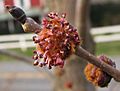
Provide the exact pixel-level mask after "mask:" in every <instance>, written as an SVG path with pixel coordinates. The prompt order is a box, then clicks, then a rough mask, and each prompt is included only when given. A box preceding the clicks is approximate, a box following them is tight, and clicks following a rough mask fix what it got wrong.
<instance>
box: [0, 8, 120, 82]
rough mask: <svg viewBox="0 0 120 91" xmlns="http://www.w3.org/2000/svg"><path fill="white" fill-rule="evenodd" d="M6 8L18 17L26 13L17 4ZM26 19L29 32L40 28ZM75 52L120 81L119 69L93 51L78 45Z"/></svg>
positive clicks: (25, 22)
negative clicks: (100, 59) (103, 60)
mask: <svg viewBox="0 0 120 91" xmlns="http://www.w3.org/2000/svg"><path fill="white" fill-rule="evenodd" d="M6 8H7V9H8V10H9V12H10V13H11V14H12V15H13V17H14V18H16V17H15V16H16V15H15V14H17V13H15V12H19V11H21V15H22V14H23V15H24V14H25V13H24V12H23V11H22V9H19V8H18V7H15V6H6ZM11 10H13V11H14V10H16V11H14V12H12V11H11ZM21 15H19V16H17V21H19V22H21V23H23V21H21V19H20V18H21ZM18 19H19V20H18ZM25 19H26V20H25V21H24V23H23V24H27V27H25V29H26V30H29V31H28V32H30V31H31V32H34V31H35V30H36V29H39V28H40V27H39V25H38V24H37V23H36V22H35V21H34V20H31V18H27V17H26V18H25ZM31 23H32V26H31ZM33 26H34V27H35V28H34V27H33ZM39 30H40V29H39ZM0 52H1V53H2V54H6V53H5V51H2V50H1V51H0ZM75 54H76V55H78V56H79V57H82V58H84V59H86V60H87V61H89V62H90V63H92V64H94V65H96V66H97V67H99V68H101V69H102V70H103V71H104V72H106V73H108V74H109V75H111V76H112V77H113V78H114V79H115V80H116V81H118V82H120V71H118V70H117V69H115V68H113V67H111V66H110V65H108V64H106V63H104V62H102V61H99V59H98V58H97V57H95V56H94V55H92V54H91V53H89V52H88V51H86V50H85V49H83V48H82V47H80V46H78V47H77V48H76V52H75ZM8 55H9V54H8ZM11 56H12V55H11ZM15 57H16V58H19V59H21V57H19V56H15ZM23 60H26V61H29V59H26V58H23Z"/></svg>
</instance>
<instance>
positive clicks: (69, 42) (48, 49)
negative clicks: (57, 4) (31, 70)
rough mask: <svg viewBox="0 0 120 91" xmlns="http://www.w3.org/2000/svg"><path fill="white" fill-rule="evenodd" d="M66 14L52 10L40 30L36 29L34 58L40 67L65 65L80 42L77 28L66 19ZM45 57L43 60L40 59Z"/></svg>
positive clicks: (35, 63)
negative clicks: (59, 13)
mask: <svg viewBox="0 0 120 91" xmlns="http://www.w3.org/2000/svg"><path fill="white" fill-rule="evenodd" d="M65 17H66V14H62V15H58V14H57V13H54V12H50V13H49V14H48V15H47V16H46V17H45V18H44V19H43V20H42V26H41V29H40V30H36V31H35V33H36V36H33V41H34V43H35V44H36V50H35V51H34V56H33V59H34V60H35V62H34V65H38V66H40V67H43V66H46V65H47V66H48V68H49V69H51V68H52V66H59V67H61V68H62V67H63V66H64V61H65V59H66V58H67V57H69V56H70V55H71V54H72V53H74V52H75V48H76V46H77V45H79V44H80V42H81V41H80V39H79V36H78V33H77V29H76V28H74V27H73V26H72V25H71V24H70V23H69V22H68V21H67V20H66V19H65ZM40 58H43V61H41V60H39V59H40Z"/></svg>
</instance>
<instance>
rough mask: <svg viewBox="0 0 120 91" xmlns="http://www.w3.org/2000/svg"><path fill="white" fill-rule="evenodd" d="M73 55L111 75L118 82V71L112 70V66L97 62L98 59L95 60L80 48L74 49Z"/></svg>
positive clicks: (119, 75) (119, 80)
mask: <svg viewBox="0 0 120 91" xmlns="http://www.w3.org/2000/svg"><path fill="white" fill-rule="evenodd" d="M75 54H76V55H77V56H79V57H82V58H84V59H86V60H87V61H89V62H90V63H92V64H94V65H96V66H97V67H99V68H101V69H102V70H103V71H104V72H106V73H108V74H109V75H111V76H112V77H113V78H114V79H115V80H116V81H118V82H120V71H119V70H117V69H115V68H113V67H112V66H110V65H108V64H106V63H104V62H102V61H99V59H98V58H96V57H95V56H94V55H92V54H91V53H89V52H88V51H86V50H85V49H83V48H82V47H80V46H78V47H77V48H76V52H75Z"/></svg>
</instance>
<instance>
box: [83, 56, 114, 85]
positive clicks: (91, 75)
mask: <svg viewBox="0 0 120 91" xmlns="http://www.w3.org/2000/svg"><path fill="white" fill-rule="evenodd" d="M98 58H99V60H100V61H103V62H105V63H107V64H108V65H110V66H112V67H114V68H115V67H116V65H115V63H114V62H112V60H111V59H109V58H108V57H106V56H105V55H101V56H99V57H98ZM84 73H85V75H86V79H87V80H88V81H90V82H92V83H93V84H94V85H96V86H99V87H106V86H108V84H109V82H110V81H111V79H112V76H110V75H109V74H107V73H106V72H104V71H102V69H100V68H98V67H96V66H94V65H93V64H90V63H88V64H87V66H86V67H85V70H84Z"/></svg>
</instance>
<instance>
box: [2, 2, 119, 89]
mask: <svg viewBox="0 0 120 91" xmlns="http://www.w3.org/2000/svg"><path fill="white" fill-rule="evenodd" d="M5 5H15V6H18V7H20V8H22V9H23V10H24V11H25V12H26V15H27V16H29V17H32V18H33V19H34V20H35V21H36V22H37V23H39V24H41V19H42V18H43V17H44V16H45V15H46V14H47V13H48V12H50V11H56V12H59V13H60V14H61V13H66V14H67V20H68V21H69V22H70V23H71V24H72V25H74V26H75V27H76V28H77V29H78V32H79V34H80V36H81V37H82V39H83V44H82V47H84V48H85V49H86V50H88V51H89V52H91V53H93V54H95V55H100V54H105V55H108V56H109V57H110V58H111V59H112V60H113V61H115V62H116V65H117V69H119V70H120V61H119V60H120V0H0V91H120V83H117V82H115V81H114V80H112V82H111V83H110V84H109V85H108V87H106V88H99V87H95V86H93V85H92V84H91V83H89V82H88V81H86V79H85V76H84V72H83V70H84V67H85V65H86V64H87V62H86V61H84V59H81V58H78V57H76V56H75V55H72V57H70V58H69V59H67V62H66V64H65V67H64V69H60V68H56V69H54V68H53V69H52V70H48V69H47V68H39V67H34V66H33V65H32V63H33V60H32V55H33V50H34V49H35V45H34V43H33V41H32V36H33V35H34V34H32V33H24V32H23V29H22V27H21V25H20V23H19V22H17V21H15V20H14V19H13V18H12V16H11V15H10V14H9V13H8V11H7V10H6V9H5Z"/></svg>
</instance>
